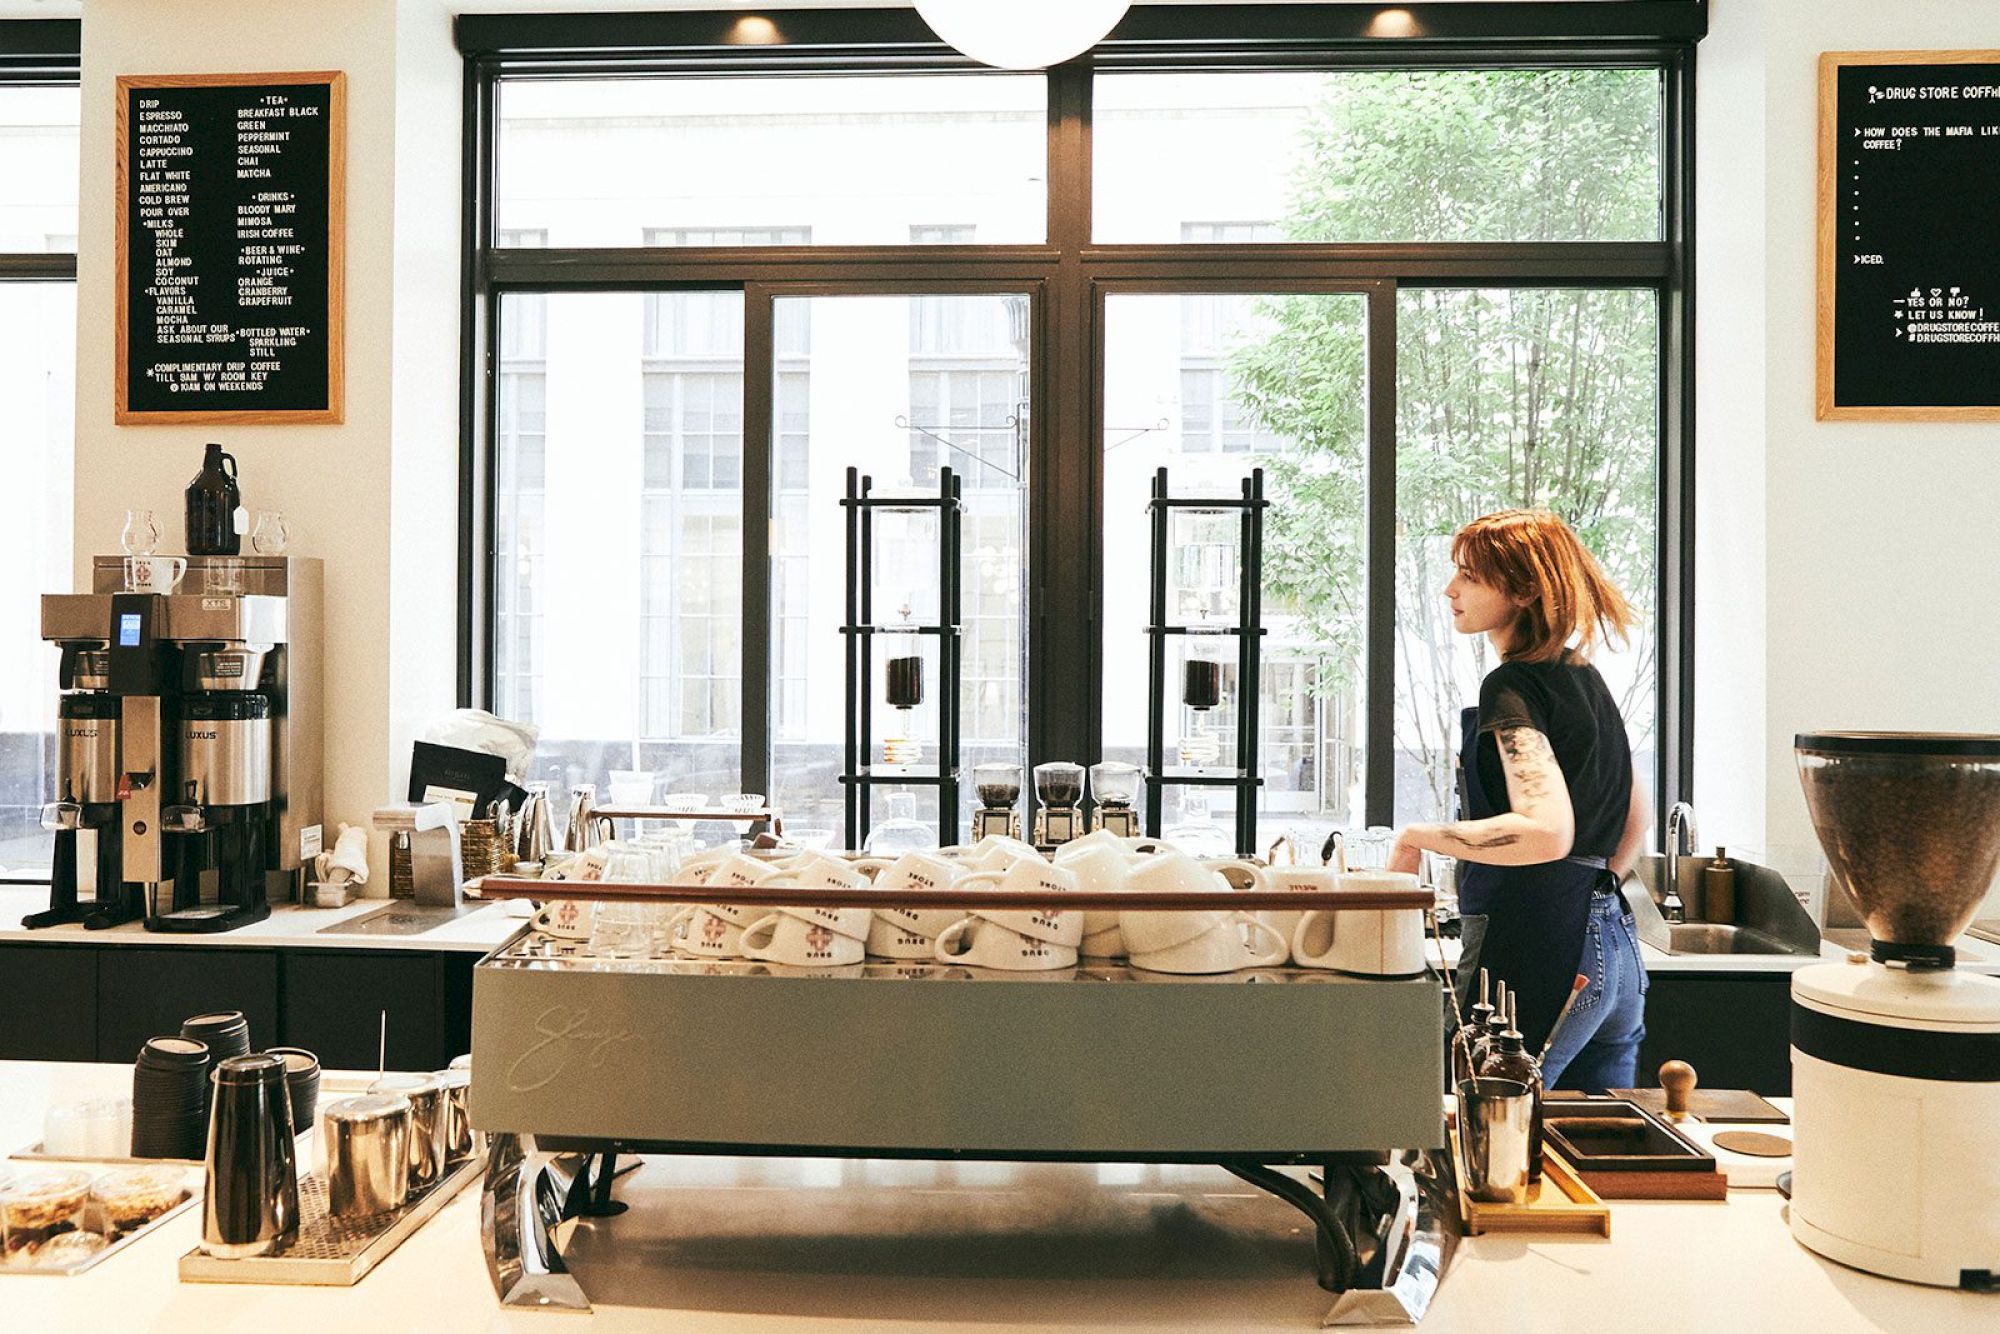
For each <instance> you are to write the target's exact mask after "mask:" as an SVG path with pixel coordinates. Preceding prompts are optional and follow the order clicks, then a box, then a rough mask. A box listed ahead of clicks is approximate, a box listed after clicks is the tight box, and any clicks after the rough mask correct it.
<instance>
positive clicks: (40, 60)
mask: <svg viewBox="0 0 2000 1334" xmlns="http://www.w3.org/2000/svg"><path fill="white" fill-rule="evenodd" d="M82 82H83V24H82V22H81V21H80V20H77V19H0V87H21V86H27V87H52V86H53V87H77V86H79V85H81V83H82ZM79 244H81V241H79ZM75 281H76V251H74V250H69V251H12V252H9V251H0V283H21V282H28V283H34V282H43V283H74V282H75ZM48 883H49V877H48V875H47V874H46V873H37V872H36V871H34V870H31V869H24V870H18V871H14V872H11V873H9V874H6V875H0V885H46V884H48Z"/></svg>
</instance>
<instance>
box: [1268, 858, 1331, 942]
mask: <svg viewBox="0 0 2000 1334" xmlns="http://www.w3.org/2000/svg"><path fill="white" fill-rule="evenodd" d="M1264 874H1265V875H1267V876H1268V877H1270V881H1271V888H1272V889H1274V890H1277V891H1279V892H1280V893H1285V892H1291V893H1294V894H1328V893H1332V892H1333V891H1334V890H1336V889H1339V888H1340V873H1339V872H1337V871H1335V870H1333V869H1332V868H1331V867H1326V866H1273V867H1270V868H1269V869H1268V870H1266V871H1265V872H1264ZM1304 916H1305V911H1304V910H1303V909H1297V910H1295V909H1291V908H1276V909H1271V910H1268V911H1265V912H1260V913H1258V914H1257V920H1258V921H1260V922H1262V923H1264V924H1265V925H1266V926H1269V927H1271V928H1272V929H1274V930H1276V931H1277V932H1278V934H1279V935H1281V936H1283V937H1284V938H1285V940H1286V942H1287V943H1289V942H1290V941H1291V939H1292V937H1293V936H1295V935H1297V934H1298V930H1299V919H1300V918H1302V917H1304Z"/></svg>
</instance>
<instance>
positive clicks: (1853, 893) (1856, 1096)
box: [1791, 732, 2000, 1291]
mask: <svg viewBox="0 0 2000 1334" xmlns="http://www.w3.org/2000/svg"><path fill="white" fill-rule="evenodd" d="M1794 749H1795V751H1796V753H1797V757H1798V766H1799V779H1800V781H1801V783H1802V784H1803V785H1804V787H1805V796H1806V806H1807V809H1808V810H1809V811H1810V812H1811V814H1812V821H1813V828H1814V830H1815V832H1816V833H1817V834H1818V835H1819V841H1820V846H1821V847H1822V848H1823V849H1824V850H1825V852H1826V861H1827V870H1828V873H1829V874H1830V875H1831V877H1832V884H1830V885H1829V887H1828V892H1829V893H1834V892H1837V891H1841V890H1844V891H1845V892H1846V893H1847V894H1848V895H1849V896H1850V897H1852V898H1853V900H1854V903H1855V905H1856V907H1857V908H1858V909H1859V912H1860V915H1861V917H1862V920H1863V921H1864V922H1866V923H1867V926H1868V934H1869V935H1870V936H1871V937H1872V938H1873V942H1872V948H1871V957H1863V956H1862V955H1860V954H1852V955H1850V956H1848V959H1847V961H1846V962H1844V963H1826V964H1814V965H1812V966H1810V967H1806V968H1801V969H1799V970H1798V971H1797V972H1795V973H1793V974H1792V1096H1793V1100H1794V1103H1795V1107H1794V1110H1793V1112H1792V1144H1793V1158H1792V1162H1793V1170H1792V1182H1791V1201H1792V1202H1791V1228H1792V1235H1793V1236H1794V1237H1796V1238H1797V1239H1798V1240H1799V1241H1800V1242H1801V1243H1803V1244H1804V1245H1806V1246H1807V1247H1809V1248H1810V1249H1812V1250H1814V1251H1817V1252H1818V1253H1819V1254H1821V1255H1824V1256H1826V1257H1827V1258H1828V1259H1831V1260H1837V1261H1839V1262H1840V1263H1842V1264H1845V1265H1851V1266H1853V1267H1854V1268H1856V1269H1864V1270H1867V1271H1869V1272H1871V1273H1876V1274H1885V1275H1888V1276H1889V1277H1891V1278H1900V1279H1905V1280H1908V1281H1911V1282H1916V1283H1930V1284H1936V1285H1939V1286H1942V1287H1955V1288H1967V1289H1976V1290H1982V1291H1993V1290H1994V1289H1995V1288H2000V1209H1996V1208H1995V1207H1994V1206H1995V1201H2000V980H1996V979H1993V978H1989V977H1978V976H1974V975H1971V974H1968V973H1965V972H1963V971H1960V970H1959V969H1957V968H1955V967H1954V966H1953V965H1954V964H1955V963H1956V956H1955V954H1954V951H1953V946H1952V942H1953V941H1954V940H1956V939H1957V938H1958V936H1959V935H1960V933H1962V932H1963V931H1964V930H1965V928H1966V926H1967V924H1968V923H1970V922H1971V920H1972V918H1973V915H1974V914H1975V913H1977V912H1978V910H1979V905H1980V903H1981V902H1982V901H1983V900H1984V899H1985V897H1986V892H1987V890H1988V889H1989V888H1990V887H1991V886H1992V884H1993V877H1994V871H1995V869H1996V868H1997V867H2000V736H1966V735H1952V734H1944V733H1917V732H1818V733H1807V734H1802V735H1800V736H1799V737H1798V738H1797V739H1796V741H1795V743H1794Z"/></svg>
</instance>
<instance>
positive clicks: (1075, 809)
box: [1035, 760, 1083, 849]
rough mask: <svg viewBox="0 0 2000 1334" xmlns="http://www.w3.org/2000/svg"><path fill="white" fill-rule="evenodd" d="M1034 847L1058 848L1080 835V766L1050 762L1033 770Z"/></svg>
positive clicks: (1081, 797)
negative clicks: (1034, 805)
mask: <svg viewBox="0 0 2000 1334" xmlns="http://www.w3.org/2000/svg"><path fill="white" fill-rule="evenodd" d="M1035 804H1036V806H1037V807H1038V809H1037V810H1036V811H1035V846H1036V847H1038V848H1043V849H1048V848H1058V847H1061V846H1062V845H1063V844H1065V843H1067V842H1069V841H1070V840H1071V839H1073V838H1076V837H1078V836H1079V835H1081V834H1082V833H1083V811H1082V810H1081V809H1079V808H1080V807H1081V806H1082V805H1083V766H1082V765H1080V764H1071V763H1070V762H1069V761H1068V760H1050V761H1049V762H1048V763H1046V764H1038V765H1036V766H1035Z"/></svg>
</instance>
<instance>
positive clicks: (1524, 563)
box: [1390, 510, 1648, 1089]
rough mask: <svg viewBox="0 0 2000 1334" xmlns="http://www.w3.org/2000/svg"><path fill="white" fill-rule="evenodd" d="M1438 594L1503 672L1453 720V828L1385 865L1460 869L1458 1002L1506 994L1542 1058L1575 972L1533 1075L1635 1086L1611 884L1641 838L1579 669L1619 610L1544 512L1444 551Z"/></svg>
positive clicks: (1634, 1030) (1594, 684) (1416, 828)
mask: <svg viewBox="0 0 2000 1334" xmlns="http://www.w3.org/2000/svg"><path fill="white" fill-rule="evenodd" d="M1451 558H1452V564H1453V565H1454V566H1455V567H1456V572H1455V573H1454V574H1453V576H1452V579H1451V582H1450V583H1449V584H1447V585H1445V590H1444V595H1445V597H1446V598H1448V599H1449V600H1450V602H1451V619H1452V626H1453V628H1455V629H1456V630H1457V631H1458V632H1459V633H1460V634H1468V635H1471V634H1484V635H1485V636H1486V638H1487V640H1488V642H1489V643H1491V644H1492V645H1493V648H1494V651H1495V652H1496V653H1497V654H1498V655H1499V658H1500V665H1499V666H1497V667H1495V668H1494V669H1493V670H1492V671H1491V672H1488V673H1487V675H1486V679H1485V680H1484V681H1483V682H1481V683H1480V687H1479V706H1478V707H1477V708H1476V709H1467V710H1465V712H1464V741H1463V749H1462V752H1461V757H1460V763H1461V767H1462V774H1463V779H1462V781H1463V783H1464V788H1463V792H1462V797H1463V803H1464V805H1463V809H1462V811H1461V812H1460V813H1461V815H1462V816H1463V817H1464V818H1462V819H1460V820H1459V821H1457V822H1455V823H1452V824H1413V825H1411V826H1409V827H1408V828H1406V829H1404V830H1403V831H1402V833H1401V834H1400V835H1399V836H1398V839H1397V843H1396V849H1395V852H1394V854H1393V855H1392V857H1391V861H1390V865H1391V868H1392V869H1395V870H1404V871H1413V870H1415V869H1416V867H1417V854H1418V852H1419V851H1420V850H1429V851H1431V852H1437V853H1443V854H1445V855H1448V856H1452V857H1456V858H1458V859H1459V876H1458V903H1459V910H1460V912H1461V913H1462V914H1463V916H1464V935H1463V945H1464V954H1463V956H1462V960H1461V962H1460V965H1459V968H1458V980H1459V993H1460V994H1459V997H1458V1001H1459V1005H1460V1007H1461V1010H1462V1009H1463V1007H1464V1006H1465V1004H1466V1002H1467V1001H1468V1000H1469V999H1470V995H1469V993H1470V991H1471V990H1472V982H1473V979H1474V978H1475V977H1476V976H1477V970H1478V969H1480V968H1485V969H1487V970H1488V971H1489V972H1490V973H1491V975H1492V976H1493V977H1494V978H1496V979H1500V980H1504V981H1505V982H1506V983H1507V990H1508V992H1509V994H1510V995H1511V996H1515V997H1518V998H1519V1005H1520V1018H1521V1032H1522V1034H1523V1035H1524V1036H1525V1037H1526V1039H1527V1042H1528V1050H1529V1051H1538V1050H1540V1048H1541V1046H1542V1043H1543V1040H1544V1039H1545V1038H1546V1037H1547V1036H1548V1032H1549V1029H1550V1026H1551V1025H1552V1024H1553V1023H1554V1022H1555V1017H1556V1013H1557V1011H1558V1010H1560V1009H1561V1007H1562V1004H1563V1001H1564V1000H1565V999H1567V998H1568V996H1569V993H1570V989H1571V986H1572V984H1573V983H1574V981H1575V979H1576V975H1577V974H1578V973H1582V974H1584V975H1585V976H1586V977H1588V978H1589V979H1590V981H1589V985H1588V986H1587V987H1586V988H1585V989H1584V992H1583V994H1582V995H1580V996H1578V997H1577V999H1576V1004H1575V1006H1574V1007H1573V1008H1572V1009H1571V1012H1570V1016H1569V1018H1568V1020H1567V1021H1566V1022H1565V1024H1564V1027H1563V1030H1562V1032H1561V1033H1560V1034H1559V1035H1558V1037H1559V1040H1558V1041H1557V1043H1556V1044H1555V1046H1554V1047H1552V1048H1551V1049H1550V1051H1549V1053H1548V1055H1547V1057H1546V1058H1545V1059H1544V1061H1543V1079H1544V1081H1545V1083H1546V1084H1547V1085H1548V1086H1549V1087H1554V1086H1555V1084H1556V1082H1557V1081H1558V1080H1559V1079H1560V1080H1561V1081H1562V1082H1563V1083H1564V1085H1566V1086H1568V1087H1572V1088H1586V1089H1603V1088H1627V1087H1630V1086H1632V1085H1633V1084H1635V1083H1636V1082H1637V1080H1636V1075H1637V1072H1638V1059H1639V1042H1640V1039H1641V1038H1643V1037H1644V1036H1645V1032H1646V1026H1645V992H1646V971H1645V967H1644V965H1643V964H1641V963H1640V961H1639V941H1638V936H1637V934H1636V933H1635V931H1634V929H1633V925H1632V916H1631V911H1630V909H1629V908H1627V907H1626V905H1625V901H1624V899H1623V898H1622V897H1621V896H1620V894H1619V892H1618V884H1619V881H1620V880H1621V879H1622V878H1623V876H1624V873H1625V872H1626V871H1627V870H1629V869H1630V867H1631V866H1632V865H1633V863H1634V862H1635V861H1636V859H1637V857H1638V854H1639V846H1640V841H1641V840H1642V839H1643V838H1644V836H1645V830H1646V827H1647V823H1648V819H1647V811H1646V800H1645V796H1644V793H1643V792H1642V790H1641V789H1640V787H1639V785H1638V784H1637V783H1636V782H1635V781H1634V776H1633V771H1632V753H1631V748H1630V747H1629V745H1628V744H1627V742H1626V739H1625V720H1624V719H1623V718H1622V717H1620V716H1619V713H1618V705H1617V703H1616V702H1615V701H1614V700H1613V699H1612V698H1611V692H1610V690H1609V689H1608V688H1606V686H1605V684H1604V678H1603V677H1602V676H1600V675H1599V674H1598V671H1597V668H1595V667H1593V666H1592V665H1591V662H1590V651H1591V648H1592V646H1593V645H1594V644H1595V643H1596V642H1597V641H1598V639H1599V638H1600V636H1611V635H1616V636H1618V637H1619V638H1621V639H1622V638H1624V637H1625V636H1626V634H1627V632H1628V630H1629V628H1630V625H1631V621H1632V610H1631V608H1630V606H1629V605H1627V603H1626V601H1625V598H1624V595H1623V594H1621V593H1620V592H1619V591H1618V589H1617V587H1616V586H1615V585H1613V584H1612V582H1611V581H1610V580H1609V579H1608V578H1606V577H1605V575H1604V571H1603V570H1602V569H1600V568H1599V567H1598V564H1597V562H1596V560H1594V559H1593V558H1592V557H1591V555H1590V553H1589V552H1588V551H1586V550H1585V549H1584V546H1583V543H1581V542H1580V541H1578V540H1577V536H1576V534H1575V533H1574V532H1572V531H1571V530H1570V527H1569V525H1568V524H1566V523H1564V522H1563V521H1562V520H1561V519H1559V518H1557V517H1556V516H1555V515H1553V514H1550V513H1548V512H1547V511H1545V510H1503V511H1501V512H1500V513H1497V514H1489V515H1487V516H1486V517H1484V518H1482V519H1476V520H1474V521H1473V522H1471V523H1469V524H1467V525H1466V526H1465V527H1464V528H1462V529H1460V530H1459V532H1458V534H1457V536H1456V537H1454V538H1453V539H1452V552H1451Z"/></svg>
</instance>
